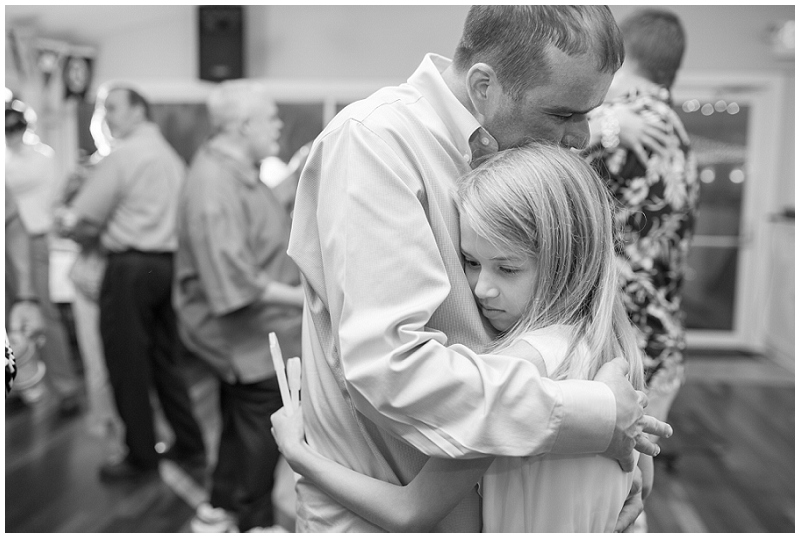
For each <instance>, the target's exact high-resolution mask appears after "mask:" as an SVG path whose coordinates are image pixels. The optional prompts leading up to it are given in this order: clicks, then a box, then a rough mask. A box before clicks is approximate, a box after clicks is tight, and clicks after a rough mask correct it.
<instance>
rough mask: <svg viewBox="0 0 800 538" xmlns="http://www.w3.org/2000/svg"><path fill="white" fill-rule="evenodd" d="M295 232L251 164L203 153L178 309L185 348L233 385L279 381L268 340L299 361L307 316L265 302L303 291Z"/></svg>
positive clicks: (187, 216)
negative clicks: (280, 288)
mask: <svg viewBox="0 0 800 538" xmlns="http://www.w3.org/2000/svg"><path fill="white" fill-rule="evenodd" d="M290 224H291V222H290V219H289V214H288V212H287V211H286V209H285V208H284V207H283V206H282V205H281V203H280V202H279V201H278V199H277V198H276V197H275V195H274V194H273V192H272V190H271V189H270V188H269V187H267V186H266V185H264V184H263V183H262V182H261V181H260V180H259V177H258V169H257V168H256V167H255V166H254V165H253V163H247V162H242V161H241V160H239V159H235V158H233V157H231V156H229V155H227V154H226V153H223V152H222V151H221V150H219V149H217V148H216V147H215V145H214V142H213V140H212V141H211V142H209V143H207V144H205V145H204V146H203V147H201V148H200V150H199V151H198V152H197V155H196V156H195V158H194V159H193V161H192V166H191V168H190V170H189V176H188V179H187V181H186V184H185V186H184V188H183V190H182V191H181V196H180V204H179V208H178V251H177V253H176V256H175V286H174V292H173V297H174V301H173V302H174V305H175V311H176V312H177V314H178V327H179V330H180V334H181V337H182V338H183V341H184V342H185V343H186V345H187V346H188V347H189V348H190V349H191V350H192V351H194V352H195V353H197V354H198V355H199V356H200V357H201V358H202V359H203V360H205V361H206V362H208V363H209V364H210V365H211V367H212V368H214V370H215V371H216V372H217V373H218V374H219V375H220V376H221V377H222V378H223V379H224V380H225V381H227V382H228V383H234V382H236V381H239V382H241V383H255V382H258V381H263V380H264V379H266V378H268V377H271V376H274V375H275V369H274V367H273V365H272V358H271V357H270V349H269V333H270V332H275V333H276V335H277V337H278V341H279V342H280V345H281V350H282V351H283V353H284V356H285V357H286V358H287V359H288V358H289V357H293V356H299V355H300V322H301V310H300V309H299V308H297V307H290V306H283V305H277V304H271V303H266V302H264V301H263V299H262V298H263V296H264V292H265V290H266V288H267V286H268V285H269V282H271V281H278V282H282V283H284V284H288V285H291V286H297V285H299V284H300V271H299V270H298V269H297V266H296V265H295V263H294V262H293V261H292V260H291V259H290V258H289V256H288V255H287V254H286V247H287V245H288V243H289V227H290Z"/></svg>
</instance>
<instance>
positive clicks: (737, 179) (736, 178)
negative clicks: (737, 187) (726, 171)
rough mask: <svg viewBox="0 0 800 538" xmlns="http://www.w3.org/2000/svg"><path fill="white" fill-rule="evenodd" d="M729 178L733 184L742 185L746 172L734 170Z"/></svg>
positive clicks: (739, 169)
mask: <svg viewBox="0 0 800 538" xmlns="http://www.w3.org/2000/svg"><path fill="white" fill-rule="evenodd" d="M728 178H729V179H730V180H731V183H742V182H744V171H743V170H742V169H741V168H734V169H733V170H731V173H730V175H729V176H728Z"/></svg>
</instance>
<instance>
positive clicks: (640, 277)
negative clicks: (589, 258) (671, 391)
mask: <svg viewBox="0 0 800 538" xmlns="http://www.w3.org/2000/svg"><path fill="white" fill-rule="evenodd" d="M619 103H628V104H633V105H634V106H635V107H636V108H637V109H638V110H639V114H641V115H642V116H643V117H644V118H645V119H647V120H648V121H649V122H651V123H658V124H661V125H662V126H664V128H665V130H666V132H667V133H668V134H669V140H670V141H669V145H668V146H667V152H666V154H665V155H658V154H655V153H652V154H650V157H649V159H648V161H647V162H646V163H642V162H641V161H640V160H639V159H638V158H637V157H636V156H635V155H634V154H633V152H632V151H628V150H626V149H625V148H621V147H614V148H605V147H603V145H602V144H598V145H596V146H593V147H591V148H589V149H588V150H587V156H588V159H589V160H590V162H591V163H592V165H593V166H594V167H595V169H596V170H597V171H598V172H599V173H600V175H601V177H603V178H604V179H605V180H606V182H607V184H608V186H609V188H610V189H611V192H612V193H613V195H614V196H615V197H616V199H617V202H618V204H617V209H616V214H615V223H616V225H617V226H618V227H621V228H622V237H621V241H619V242H618V244H617V254H618V258H617V259H618V260H619V262H620V263H619V266H620V269H621V271H620V273H621V279H622V288H623V291H624V293H623V297H624V302H625V306H626V308H627V310H628V314H629V316H630V318H631V320H632V322H633V323H634V325H636V326H637V327H638V328H639V329H640V345H641V347H642V349H643V350H644V352H645V355H646V357H645V358H644V366H645V377H646V380H647V383H648V388H649V389H651V390H652V389H654V388H657V387H658V385H666V384H674V383H680V382H681V381H682V379H677V377H679V376H680V377H682V363H683V351H684V349H685V347H686V331H685V327H684V314H683V311H682V308H681V287H682V284H683V280H684V274H685V271H686V267H687V256H688V251H689V243H690V240H691V237H692V233H693V229H694V224H695V215H696V211H697V203H698V198H699V183H698V177H697V163H696V160H695V157H694V154H693V153H692V152H691V150H690V148H689V141H688V137H687V136H686V131H685V130H684V127H683V124H682V123H681V121H680V119H679V118H678V115H677V114H676V113H675V111H674V110H673V109H672V106H671V97H670V94H669V91H668V90H666V89H665V88H661V87H659V88H654V89H652V90H650V91H644V90H638V91H636V92H632V93H629V94H628V95H626V96H624V97H622V98H620V99H619V100H616V101H614V102H611V103H607V104H604V105H603V106H604V107H614V106H615V105H618V104H619Z"/></svg>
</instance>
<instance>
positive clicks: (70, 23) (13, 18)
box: [5, 5, 186, 45]
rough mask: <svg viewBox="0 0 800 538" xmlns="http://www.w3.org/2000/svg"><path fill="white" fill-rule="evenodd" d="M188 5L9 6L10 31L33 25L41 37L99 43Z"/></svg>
mask: <svg viewBox="0 0 800 538" xmlns="http://www.w3.org/2000/svg"><path fill="white" fill-rule="evenodd" d="M185 11H186V6H174V5H173V6H136V5H122V6H97V5H76V6H69V5H49V6H42V5H6V6H5V21H6V30H9V29H11V28H15V27H16V28H21V27H25V26H28V27H32V28H33V29H35V31H36V35H37V36H39V37H47V38H52V39H62V40H65V41H69V42H71V43H73V44H76V45H98V44H99V43H101V42H102V41H103V39H104V38H105V37H106V36H108V35H113V34H115V33H119V32H120V31H123V30H125V29H129V28H133V27H137V26H144V25H147V24H149V23H151V22H154V21H158V20H163V19H164V18H165V17H170V16H172V15H173V12H175V13H184V14H185Z"/></svg>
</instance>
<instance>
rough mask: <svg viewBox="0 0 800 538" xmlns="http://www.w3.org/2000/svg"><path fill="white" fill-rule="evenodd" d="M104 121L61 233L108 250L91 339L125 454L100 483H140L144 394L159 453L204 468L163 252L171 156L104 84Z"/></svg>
mask: <svg viewBox="0 0 800 538" xmlns="http://www.w3.org/2000/svg"><path fill="white" fill-rule="evenodd" d="M100 99H101V101H100V102H101V103H102V106H104V108H105V121H106V123H107V125H108V128H109V131H110V133H111V136H113V137H114V139H115V140H116V144H115V146H114V149H113V150H112V151H111V153H110V154H109V155H108V156H107V157H105V158H104V159H103V160H102V161H100V162H99V163H98V165H97V166H96V167H95V168H94V169H93V170H92V172H91V175H90V177H89V178H88V179H87V182H86V184H85V185H84V186H83V188H82V189H81V191H80V193H78V195H77V196H76V197H75V200H74V201H73V202H72V204H71V213H70V214H71V215H72V217H71V218H68V219H66V220H72V221H74V223H73V225H72V226H69V225H68V224H66V225H65V227H66V228H71V229H72V231H71V232H69V235H70V236H71V237H73V238H74V239H75V240H76V241H77V242H78V243H81V244H82V245H89V244H93V243H96V242H97V241H98V239H99V242H100V245H101V246H102V248H103V249H104V250H106V251H107V252H108V265H107V267H106V272H105V276H104V278H103V283H102V285H101V289H100V301H99V302H100V335H101V338H102V341H103V352H104V355H105V358H106V364H107V366H108V374H109V380H110V381H111V386H112V388H113V392H114V400H115V402H116V404H117V410H118V411H119V416H120V418H121V419H122V421H123V422H124V424H125V444H126V445H127V448H128V453H127V455H126V457H125V458H124V459H122V460H120V461H111V462H107V463H104V464H103V465H102V466H101V468H100V478H101V479H102V480H104V481H118V480H131V479H139V478H145V477H147V476H150V475H152V474H153V472H154V471H155V470H157V467H158V460H159V454H158V453H157V452H156V449H155V444H156V437H155V429H154V424H153V409H152V406H151V404H150V388H151V386H152V385H155V389H156V392H157V394H158V396H159V399H160V401H161V407H162V408H163V410H164V415H165V416H166V418H167V420H168V421H169V423H170V425H171V426H172V429H173V430H174V432H175V443H174V444H173V446H172V447H171V449H170V450H169V451H168V454H167V456H168V457H170V458H173V459H175V460H178V461H182V462H186V463H193V464H204V462H205V448H204V445H203V436H202V431H201V430H200V425H199V424H198V422H197V419H196V418H195V416H194V414H193V412H192V402H191V399H190V397H189V391H188V387H187V384H186V381H185V379H184V378H183V376H182V373H181V371H180V369H179V365H178V357H179V347H178V345H179V341H178V334H177V326H176V320H175V312H174V311H173V309H172V303H171V292H172V275H173V259H172V258H173V255H174V251H175V249H176V247H177V244H178V240H177V235H176V233H175V221H176V215H177V206H178V192H179V190H180V187H181V184H182V183H183V180H184V176H185V166H184V163H183V161H182V160H181V158H180V157H179V156H178V154H177V153H176V152H175V150H174V149H173V148H172V147H171V146H170V145H169V143H168V142H167V141H166V139H164V137H163V136H162V135H161V132H160V131H159V129H158V126H157V125H155V124H154V123H152V121H150V112H149V105H148V103H147V101H146V100H145V99H144V98H143V97H142V96H141V94H139V93H138V92H137V91H135V90H133V89H130V88H125V87H112V88H111V89H110V90H109V91H108V93H107V95H106V96H105V99H104V100H103V96H102V94H101V96H100Z"/></svg>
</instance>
